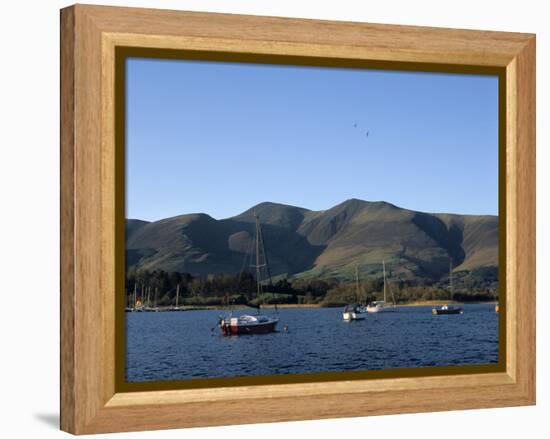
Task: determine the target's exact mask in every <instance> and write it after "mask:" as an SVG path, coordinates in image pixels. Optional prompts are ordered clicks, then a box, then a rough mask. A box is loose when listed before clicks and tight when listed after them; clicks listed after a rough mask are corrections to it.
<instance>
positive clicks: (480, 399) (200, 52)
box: [61, 5, 535, 434]
mask: <svg viewBox="0 0 550 439" xmlns="http://www.w3.org/2000/svg"><path fill="white" fill-rule="evenodd" d="M132 54H133V55H132ZM128 55H131V56H153V57H155V58H167V57H172V58H173V57H176V58H178V59H182V58H183V59H209V58H210V59H212V60H216V61H224V60H225V61H232V62H236V61H237V62H238V61H241V62H255V63H258V62H263V63H275V64H292V65H317V66H331V67H335V66H336V67H347V68H378V69H391V70H416V71H437V72H453V73H477V74H493V75H498V76H499V219H500V221H501V223H500V230H499V233H500V235H499V238H500V243H499V244H500V249H499V250H500V251H499V262H500V270H499V271H500V288H501V290H500V298H501V306H502V307H503V309H504V312H502V314H501V316H500V324H499V334H500V340H499V343H500V344H499V364H497V365H486V366H454V367H447V368H427V369H402V370H388V371H364V372H330V373H322V374H299V375H287V376H285V375H278V376H271V377H243V378H220V379H216V378H214V379H205V380H196V381H194V380H188V381H176V382H174V381H172V382H152V383H125V382H124V375H123V374H124V369H123V363H121V361H124V358H123V357H124V350H123V342H122V344H121V341H120V337H123V336H124V335H123V332H124V326H123V319H124V315H123V313H122V312H121V311H122V310H121V303H122V301H123V294H121V292H122V291H123V290H120V288H121V285H122V288H123V285H124V269H123V268H122V269H121V267H124V187H123V186H122V187H121V175H122V184H123V180H124V148H120V147H119V145H124V130H123V129H119V127H120V126H121V125H120V123H122V124H123V123H124V119H123V115H124V111H123V110H124V109H123V108H122V111H121V102H122V105H123V100H124V99H123V96H122V101H121V93H123V90H122V92H121V88H120V86H119V84H120V80H121V76H120V75H121V71H123V69H121V68H120V64H119V63H120V62H121V59H124V58H125V57H127V56H128ZM122 79H123V78H122ZM121 115H122V119H121ZM121 120H122V122H121ZM122 126H123V125H122ZM121 206H122V210H121ZM503 244H504V245H503ZM121 264H122V265H121ZM503 267H505V269H504V270H503V269H502V268H503ZM115 291H118V293H116V294H115ZM115 297H118V298H119V301H118V302H117V301H116V300H115ZM503 298H505V300H503ZM122 306H123V304H122ZM121 321H122V324H121ZM121 328H122V331H121ZM121 346H122V347H121ZM314 376H316V377H314ZM121 378H122V379H121ZM262 380H263V382H262ZM201 382H202V383H201ZM197 383H199V384H197ZM147 387H149V388H147ZM193 387H195V388H193ZM199 387H200V388H199ZM153 389H154V390H153ZM534 402H535V37H534V35H530V34H518V33H503V32H485V31H466V30H456V29H439V28H422V27H411V26H392V25H378V24H366V23H349V22H332V21H317V20H301V19H289V18H273V17H255V16H242V15H229V14H211V13H197V12H179V11H166V10H152V9H134V8H117V7H105V6H90V5H76V6H72V7H69V8H66V9H63V10H62V11H61V428H62V429H63V430H65V431H68V432H71V433H75V434H82V433H98V432H113V431H132V430H147V429H158V428H176V427H194V426H207V425H223V424H238V423H250V422H269V421H283V420H300V419H316V418H317V419H320V418H334V417H349V416H367V415H377V414H389V413H409V412H423V411H437V410H452V409H464V408H481V407H503V406H513V405H528V404H534ZM244 412H246V413H247V416H246V418H245V417H242V416H241V415H240V414H241V413H244Z"/></svg>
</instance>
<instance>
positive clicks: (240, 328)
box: [220, 314, 279, 335]
mask: <svg viewBox="0 0 550 439" xmlns="http://www.w3.org/2000/svg"><path fill="white" fill-rule="evenodd" d="M278 322H279V319H278V318H274V317H268V316H264V315H261V314H258V315H255V316H253V315H248V314H245V315H241V316H238V317H226V318H220V329H221V331H222V334H223V335H244V334H267V333H269V332H274V331H275V329H276V327H277V323H278Z"/></svg>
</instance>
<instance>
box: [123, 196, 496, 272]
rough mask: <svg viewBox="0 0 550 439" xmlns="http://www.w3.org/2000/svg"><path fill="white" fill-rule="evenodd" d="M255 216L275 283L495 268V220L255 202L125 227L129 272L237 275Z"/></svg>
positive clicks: (368, 206) (383, 206) (360, 204)
mask: <svg viewBox="0 0 550 439" xmlns="http://www.w3.org/2000/svg"><path fill="white" fill-rule="evenodd" d="M254 209H255V210H256V213H257V214H258V215H259V217H260V221H261V223H262V230H263V233H264V238H265V244H266V248H267V253H268V258H269V262H270V267H271V272H272V274H273V275H274V276H275V277H276V278H279V279H281V278H285V277H288V278H290V279H313V278H316V279H339V280H349V279H351V278H352V277H353V276H354V275H355V267H356V266H358V267H359V270H360V275H361V277H362V278H368V277H373V278H376V277H379V276H380V271H381V264H382V261H385V262H386V266H387V268H388V271H389V272H390V273H391V275H392V276H393V277H395V278H399V279H402V280H418V279H422V280H427V281H439V280H442V279H444V278H446V277H447V276H448V270H449V258H451V259H452V261H453V267H454V271H455V272H466V273H468V272H474V271H475V272H476V273H483V272H484V271H483V270H481V271H480V269H483V268H493V269H494V268H496V267H497V266H498V218H497V217H496V216H473V215H454V214H429V213H422V212H415V211H412V210H407V209H401V208H399V207H397V206H394V205H392V204H389V203H386V202H367V201H362V200H357V199H351V200H347V201H345V202H343V203H341V204H339V205H337V206H334V207H332V208H330V209H327V210H323V211H311V210H308V209H304V208H300V207H294V206H288V205H282V204H275V203H261V204H259V205H257V206H255V207H254V208H251V209H249V210H247V211H246V212H243V213H241V214H239V215H237V216H235V217H232V218H227V219H222V220H216V219H214V218H212V217H210V216H208V215H206V214H189V215H181V216H177V217H173V218H167V219H163V220H160V221H155V222H144V221H139V220H127V224H126V234H127V236H126V242H127V266H128V268H132V267H134V268H141V269H145V270H149V271H152V270H156V269H161V270H164V271H167V272H180V273H190V274H193V275H208V274H222V273H227V274H230V273H233V274H234V273H238V272H240V271H241V270H242V269H243V261H244V259H245V258H244V256H245V254H246V252H247V250H248V248H249V246H250V244H251V240H252V239H253V234H254V215H253V211H254ZM245 269H246V267H245ZM476 270H477V271H476ZM489 271H491V270H489ZM491 272H492V273H493V272H494V270H492V271H491Z"/></svg>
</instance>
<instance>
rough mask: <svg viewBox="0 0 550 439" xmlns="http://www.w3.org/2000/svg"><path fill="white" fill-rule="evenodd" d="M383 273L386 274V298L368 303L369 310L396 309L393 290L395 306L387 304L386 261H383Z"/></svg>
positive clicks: (387, 310)
mask: <svg viewBox="0 0 550 439" xmlns="http://www.w3.org/2000/svg"><path fill="white" fill-rule="evenodd" d="M382 273H383V276H384V300H375V301H374V302H371V303H369V304H368V305H367V312H389V311H395V297H394V296H393V291H391V288H390V292H391V295H392V301H393V306H391V307H389V306H387V305H386V301H387V299H386V263H385V262H384V261H382Z"/></svg>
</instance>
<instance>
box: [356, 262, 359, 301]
mask: <svg viewBox="0 0 550 439" xmlns="http://www.w3.org/2000/svg"><path fill="white" fill-rule="evenodd" d="M355 295H356V296H357V302H359V301H360V296H359V268H358V267H357V265H356V266H355Z"/></svg>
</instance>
